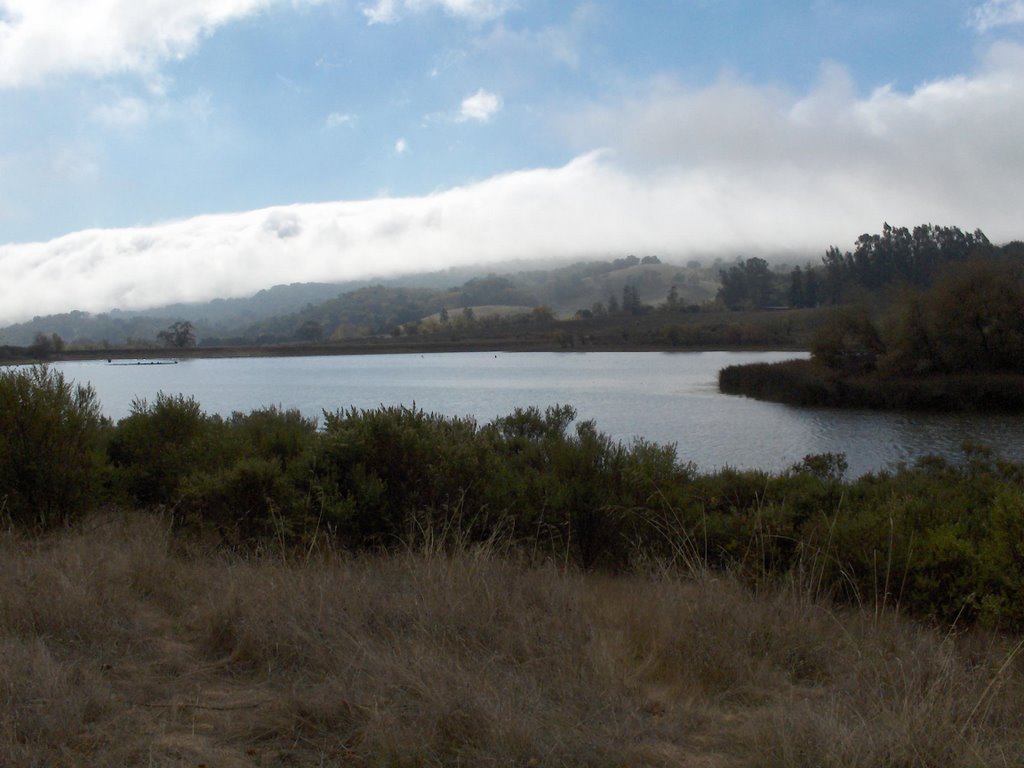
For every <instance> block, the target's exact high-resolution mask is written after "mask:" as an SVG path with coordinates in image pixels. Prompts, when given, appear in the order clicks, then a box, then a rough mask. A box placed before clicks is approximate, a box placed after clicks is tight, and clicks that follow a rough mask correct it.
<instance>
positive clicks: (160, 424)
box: [108, 392, 237, 506]
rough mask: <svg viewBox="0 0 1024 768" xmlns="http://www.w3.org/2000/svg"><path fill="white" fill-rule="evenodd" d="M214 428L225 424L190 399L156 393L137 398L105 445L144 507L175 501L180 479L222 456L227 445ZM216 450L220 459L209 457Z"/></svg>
mask: <svg viewBox="0 0 1024 768" xmlns="http://www.w3.org/2000/svg"><path fill="white" fill-rule="evenodd" d="M218 427H219V428H220V430H219V431H221V432H222V431H223V423H222V422H221V421H220V420H219V419H217V418H214V417H209V416H207V415H206V414H204V413H203V412H202V410H201V409H200V407H199V403H197V402H196V401H195V399H194V398H191V397H185V396H184V395H174V396H171V395H166V394H164V393H163V392H160V393H159V394H158V395H157V396H156V402H155V403H153V404H150V403H147V402H146V401H145V400H136V401H135V402H133V403H132V406H131V414H130V415H129V416H127V417H126V418H124V419H122V420H121V421H120V422H118V424H117V427H116V428H115V430H114V433H113V435H112V437H111V440H110V445H109V447H108V455H109V457H110V461H111V463H112V464H113V466H114V468H115V470H116V471H117V476H118V477H119V479H120V481H121V484H122V487H123V490H124V491H125V492H127V494H128V496H129V498H130V499H131V500H132V501H134V502H136V503H139V504H142V505H146V506H148V505H154V504H170V503H173V502H174V501H175V500H176V497H177V492H178V486H179V484H180V483H181V481H182V479H183V478H185V477H186V476H188V475H189V474H192V473H193V472H195V471H197V470H201V469H206V468H207V467H209V466H216V465H218V463H217V461H215V459H216V458H222V457H223V454H224V453H225V450H224V448H225V446H224V445H223V441H222V440H220V439H218V438H223V435H222V434H221V435H214V434H212V433H213V432H215V431H218ZM204 440H205V443H206V444H205V445H204ZM218 443H220V445H217V444H218ZM214 448H219V449H220V450H219V451H214V450H212V449H214ZM217 452H219V453H220V454H221V456H220V457H216V456H214V455H211V454H213V453H217ZM228 452H229V453H230V451H228ZM235 453H237V451H235Z"/></svg>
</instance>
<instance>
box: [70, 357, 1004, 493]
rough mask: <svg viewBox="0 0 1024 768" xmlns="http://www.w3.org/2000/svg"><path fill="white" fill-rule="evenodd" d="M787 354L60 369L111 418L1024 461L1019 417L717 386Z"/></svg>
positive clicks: (696, 449) (740, 463)
mask: <svg viewBox="0 0 1024 768" xmlns="http://www.w3.org/2000/svg"><path fill="white" fill-rule="evenodd" d="M793 356H794V355H793V353H784V352H760V353H748V352H699V353H657V352H652V353H641V352H630V353H616V352H608V353H600V352H596V353H586V354H579V353H518V354H504V353H498V354H495V353H491V352H487V353H458V354H428V355H370V356H354V357H298V358H239V359H223V360H186V361H182V362H180V363H179V364H177V365H160V366H125V365H108V364H107V363H106V362H105V361H92V362H68V363H60V364H58V365H56V366H55V367H57V368H59V369H61V370H62V371H64V373H65V375H66V376H68V377H70V378H73V379H75V380H77V381H80V382H86V381H88V382H91V383H92V385H93V386H94V387H95V388H96V391H97V393H98V395H99V398H100V401H101V402H102V404H103V407H104V411H105V412H106V414H107V415H108V416H110V417H112V418H114V419H119V418H121V417H123V416H125V415H127V414H128V412H129V408H130V405H131V402H132V400H133V399H135V398H146V399H149V400H152V399H153V398H154V397H155V396H156V394H157V392H160V391H164V392H167V393H170V394H177V393H185V394H188V395H192V396H194V397H195V398H196V399H197V400H198V401H199V402H200V404H201V405H202V407H203V408H204V409H205V410H206V411H207V412H208V413H219V414H222V415H228V414H230V413H231V412H232V411H250V410H253V409H254V408H259V407H262V406H267V405H279V406H283V407H285V408H298V409H299V410H300V411H302V412H303V413H305V414H307V415H310V416H320V415H321V413H322V411H323V410H324V409H327V410H331V411H333V410H335V409H338V408H348V407H349V406H356V407H358V408H374V407H377V406H380V405H382V404H383V405H395V404H405V405H412V404H413V403H415V404H416V405H417V406H418V407H420V408H423V409H424V410H427V411H437V412H440V413H444V414H448V415H460V416H465V415H472V416H475V417H476V418H477V420H478V421H479V422H480V423H484V422H486V421H490V420H491V419H493V418H495V417H496V416H503V415H506V414H508V413H510V412H511V411H512V410H513V409H514V408H516V407H517V406H528V405H537V406H541V407H543V406H547V405H553V404H556V403H568V404H571V405H573V406H574V407H575V408H576V410H577V412H578V414H579V417H580V418H582V419H593V420H594V421H596V422H597V427H598V429H600V430H601V431H603V432H605V433H607V434H609V435H611V436H612V437H614V438H616V439H619V440H623V441H631V440H633V439H634V438H638V437H642V438H645V439H647V440H651V441H654V442H658V443H675V444H676V446H677V449H678V454H679V457H680V459H682V460H684V461H693V462H695V463H696V464H697V465H698V466H699V467H701V468H703V469H712V468H717V467H722V466H725V465H729V466H734V467H744V468H747V467H756V468H764V469H771V470H780V469H784V468H786V467H788V466H790V465H791V464H793V463H794V462H797V461H799V460H800V459H801V458H802V457H803V456H805V455H806V454H808V453H822V452H825V451H832V452H842V453H845V454H846V455H847V459H848V461H849V463H850V471H851V474H854V475H859V474H862V473H864V472H867V471H871V470H874V469H879V468H882V467H885V466H887V465H890V464H893V463H895V462H899V461H913V460H914V459H915V458H917V457H918V456H922V455H924V454H928V453H937V454H941V455H945V456H947V457H950V458H952V459H958V458H960V457H961V455H962V452H961V450H960V446H961V445H962V444H963V442H964V441H965V440H973V441H975V442H980V443H984V444H987V445H990V446H992V447H994V448H996V449H997V450H998V451H999V452H1000V453H1001V454H1002V455H1004V456H1006V457H1007V458H1015V459H1020V460H1024V418H1022V417H1008V416H976V415H932V414H927V415H921V414H905V413H895V414H893V413H876V412H872V411H837V410H832V409H804V408H794V407H791V406H785V405H777V404H774V403H762V402H758V401H756V400H749V399H747V398H742V397H732V396H727V395H722V394H720V393H719V392H718V386H717V375H718V371H719V370H720V369H721V368H723V367H724V366H727V365H733V364H736V363H745V362H753V361H764V362H768V361H774V360H782V359H786V358H790V357H793Z"/></svg>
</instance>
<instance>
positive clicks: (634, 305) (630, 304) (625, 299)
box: [622, 285, 643, 315]
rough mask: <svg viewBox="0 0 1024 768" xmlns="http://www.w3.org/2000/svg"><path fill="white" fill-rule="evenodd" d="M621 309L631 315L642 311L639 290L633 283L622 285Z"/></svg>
mask: <svg viewBox="0 0 1024 768" xmlns="http://www.w3.org/2000/svg"><path fill="white" fill-rule="evenodd" d="M622 311H623V312H628V313H629V314H631V315H639V314H640V313H641V312H642V311H643V304H642V303H641V301H640V292H639V291H637V289H636V286H635V285H624V286H622Z"/></svg>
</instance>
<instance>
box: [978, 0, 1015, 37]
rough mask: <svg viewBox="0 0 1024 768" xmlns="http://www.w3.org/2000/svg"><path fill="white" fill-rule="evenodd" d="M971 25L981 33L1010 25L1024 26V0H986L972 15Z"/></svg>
mask: <svg viewBox="0 0 1024 768" xmlns="http://www.w3.org/2000/svg"><path fill="white" fill-rule="evenodd" d="M971 24H972V25H973V26H974V27H975V28H976V29H977V30H978V31H979V32H987V31H988V30H990V29H992V28H994V27H1003V26H1007V25H1010V24H1024V0H985V2H983V3H981V4H980V5H979V6H977V7H976V8H975V9H974V12H973V13H972V14H971Z"/></svg>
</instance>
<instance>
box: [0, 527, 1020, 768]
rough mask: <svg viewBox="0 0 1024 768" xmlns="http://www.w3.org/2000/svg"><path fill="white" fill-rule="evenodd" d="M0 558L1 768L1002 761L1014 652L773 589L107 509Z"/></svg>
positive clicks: (988, 640)
mask: <svg viewBox="0 0 1024 768" xmlns="http://www.w3.org/2000/svg"><path fill="white" fill-rule="evenodd" d="M0 566H2V567H0V765H2V766H5V767H10V768H17V767H20V766H193V767H194V766H211V767H212V766H225V767H227V768H230V767H232V766H333V765H353V766H456V765H464V766H701V767H704V768H713V767H716V766H807V767H808V768H810V767H811V766H815V767H816V766H851V767H854V766H865V767H866V766H906V767H908V768H910V767H915V766H922V767H923V766H936V768H938V767H939V766H1019V765H1022V764H1024V684H1022V683H1024V664H1022V662H1021V659H1020V658H1019V657H1018V650H1019V649H1018V647H1017V645H1016V644H1017V639H1015V638H1007V637H998V636H994V635H985V634H979V633H977V632H970V633H968V632H959V631H955V630H954V631H942V632H940V631H937V630H935V629H933V628H929V627H924V626H921V625H919V624H915V623H913V622H911V621H909V620H907V619H904V618H902V617H901V616H899V615H897V614H896V613H894V612H892V611H891V610H881V609H879V610H875V609H873V608H872V606H870V605H869V604H868V605H865V606H864V607H863V608H861V609H857V610H852V609H841V608H838V607H836V606H834V605H832V604H831V603H830V602H829V601H828V600H827V598H825V597H822V596H817V595H815V594H814V590H813V589H812V588H810V587H808V586H806V585H801V584H796V583H793V584H789V585H788V586H785V585H784V586H781V587H779V586H777V587H774V588H771V589H768V590H765V591H761V592H760V593H758V592H757V591H753V590H751V589H749V588H747V587H744V586H742V585H740V584H739V582H738V581H737V580H735V579H733V578H731V577H729V576H726V575H713V574H710V573H706V572H705V573H701V572H696V573H694V572H692V571H691V572H688V573H679V572H677V571H674V570H672V569H665V568H662V569H658V568H655V567H652V568H651V569H650V572H649V573H647V574H645V575H632V576H614V577H612V576H605V575H600V574H586V573H580V572H577V571H574V570H571V569H565V568H563V567H561V566H560V565H559V564H558V563H552V562H545V563H535V562H528V559H527V558H525V556H522V555H516V554H515V553H511V552H503V551H502V548H501V547H499V546H490V547H485V548H469V547H457V546H456V547H441V546H437V545H432V544H431V543H430V542H429V541H427V543H424V544H419V545H417V546H410V547H409V548H407V550H406V551H404V552H402V553H399V554H390V555H384V554H378V555H352V554H347V553H344V552H336V551H315V552H295V551H289V552H281V551H279V552H267V553H264V554H252V553H249V554H245V555H242V554H237V553H227V552H224V551H222V550H218V549H217V548H216V547H214V546H213V545H210V544H204V543H201V542H197V541H194V540H185V539H183V538H182V537H180V536H178V535H177V534H172V533H171V532H170V531H169V530H168V526H167V525H166V523H165V522H164V521H163V520H162V519H161V518H159V517H156V516H147V515H122V514H115V513H111V514H109V515H107V516H105V517H102V518H93V519H91V520H90V521H88V522H86V523H83V524H81V525H79V526H77V527H75V528H73V529H69V530H64V531H60V532H57V533H54V534H49V535H47V536H44V537H30V536H25V535H21V534H16V533H10V532H8V533H0ZM811 581H813V579H812V578H809V579H808V582H811Z"/></svg>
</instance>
